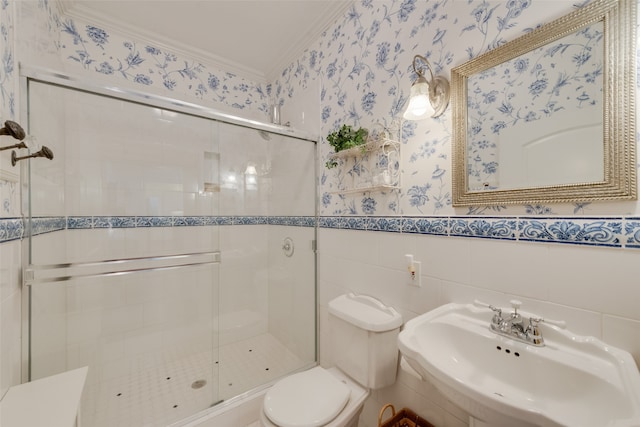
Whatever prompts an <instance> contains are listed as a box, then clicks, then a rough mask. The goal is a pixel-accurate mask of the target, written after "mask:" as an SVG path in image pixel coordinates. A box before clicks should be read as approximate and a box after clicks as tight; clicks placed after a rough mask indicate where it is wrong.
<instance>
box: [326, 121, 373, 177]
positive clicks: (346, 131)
mask: <svg viewBox="0 0 640 427" xmlns="http://www.w3.org/2000/svg"><path fill="white" fill-rule="evenodd" d="M368 135H369V131H367V130H366V129H365V128H359V129H354V128H353V127H351V126H349V125H346V124H344V125H342V127H341V128H340V129H338V130H337V131H335V132H331V133H330V134H329V135H327V142H328V143H329V145H331V147H333V151H335V152H336V153H337V152H339V151H342V150H348V149H349V148H353V147H358V146H361V145H364V144H366V142H367V136H368ZM325 166H326V167H327V169H331V168H334V167H336V166H338V162H337V161H336V159H335V157H333V158H331V159H329V160H327V162H326V163H325Z"/></svg>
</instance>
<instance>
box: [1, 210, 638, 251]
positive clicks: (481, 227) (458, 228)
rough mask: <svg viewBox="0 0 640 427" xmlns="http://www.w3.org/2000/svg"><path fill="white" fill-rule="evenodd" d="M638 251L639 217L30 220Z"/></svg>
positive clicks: (16, 234) (10, 232) (4, 236)
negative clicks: (268, 228)
mask: <svg viewBox="0 0 640 427" xmlns="http://www.w3.org/2000/svg"><path fill="white" fill-rule="evenodd" d="M316 223H317V224H318V226H319V227H320V228H337V229H343V230H368V231H386V232H392V233H411V234H432V235H441V236H455V237H476V238H485V239H497V240H518V241H523V242H542V243H564V244H574V245H587V246H602V247H614V248H621V247H625V248H638V249H640V217H629V218H626V219H625V218H622V217H610V218H598V217H594V218H575V217H573V218H557V217H522V218H518V217H400V216H398V217H372V216H321V217H318V218H316V217H314V216H179V217H178V216H177V217H169V216H158V217H153V216H142V217H135V216H113V217H112V216H96V217H89V216H74V217H68V218H65V217H43V218H34V221H33V227H34V229H33V234H34V235H38V234H43V233H49V232H52V231H59V230H64V229H70V230H85V229H100V228H136V227H141V228H144V227H198V226H212V225H284V226H297V227H314V226H315V225H316ZM26 226H27V223H26V222H24V221H23V219H22V218H0V243H1V242H7V241H11V240H16V239H22V238H24V236H25V235H27V234H28V233H27V230H26Z"/></svg>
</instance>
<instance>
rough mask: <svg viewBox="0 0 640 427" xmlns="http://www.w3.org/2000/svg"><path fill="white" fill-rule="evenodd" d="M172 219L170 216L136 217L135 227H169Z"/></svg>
mask: <svg viewBox="0 0 640 427" xmlns="http://www.w3.org/2000/svg"><path fill="white" fill-rule="evenodd" d="M172 225H173V219H172V217H170V216H137V217H136V227H171V226H172Z"/></svg>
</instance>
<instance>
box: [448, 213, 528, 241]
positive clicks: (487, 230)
mask: <svg viewBox="0 0 640 427" xmlns="http://www.w3.org/2000/svg"><path fill="white" fill-rule="evenodd" d="M450 221H451V222H450V230H449V234H450V235H451V236H462V237H482V238H489V239H499V240H516V231H517V224H518V222H517V220H516V219H515V218H511V217H506V218H492V217H467V218H459V217H456V218H451V220H450Z"/></svg>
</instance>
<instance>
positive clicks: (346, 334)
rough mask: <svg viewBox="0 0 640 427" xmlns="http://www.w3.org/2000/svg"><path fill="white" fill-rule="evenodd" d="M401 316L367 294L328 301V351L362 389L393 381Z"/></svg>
mask: <svg viewBox="0 0 640 427" xmlns="http://www.w3.org/2000/svg"><path fill="white" fill-rule="evenodd" d="M400 326H402V316H400V314H399V313H398V312H397V311H396V310H395V309H394V308H393V307H389V306H386V305H384V304H383V303H382V302H380V301H379V300H377V299H375V298H373V297H370V296H368V295H356V294H353V293H349V294H346V295H341V296H339V297H338V298H336V299H334V300H332V301H330V302H329V340H330V343H331V347H330V349H329V351H330V353H331V354H332V356H333V360H334V361H335V364H336V366H337V367H338V368H340V369H341V370H342V371H343V372H344V373H345V374H347V375H349V376H350V377H351V378H353V379H354V380H355V381H357V382H358V383H360V384H361V385H362V386H364V387H367V388H371V389H378V388H382V387H386V386H389V385H391V384H393V383H394V382H395V381H396V373H397V367H398V333H399V332H400Z"/></svg>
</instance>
